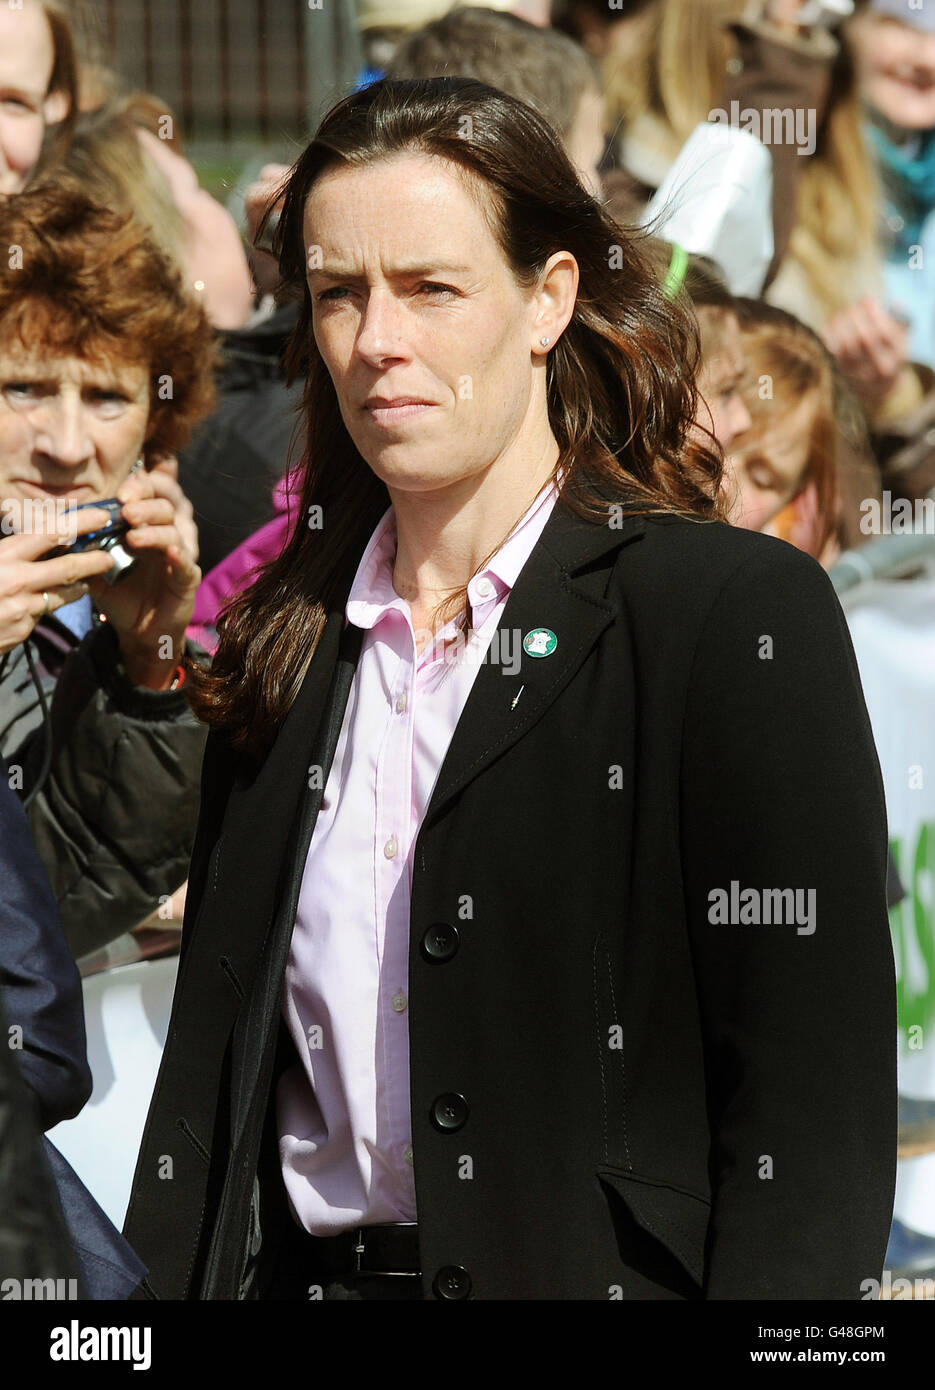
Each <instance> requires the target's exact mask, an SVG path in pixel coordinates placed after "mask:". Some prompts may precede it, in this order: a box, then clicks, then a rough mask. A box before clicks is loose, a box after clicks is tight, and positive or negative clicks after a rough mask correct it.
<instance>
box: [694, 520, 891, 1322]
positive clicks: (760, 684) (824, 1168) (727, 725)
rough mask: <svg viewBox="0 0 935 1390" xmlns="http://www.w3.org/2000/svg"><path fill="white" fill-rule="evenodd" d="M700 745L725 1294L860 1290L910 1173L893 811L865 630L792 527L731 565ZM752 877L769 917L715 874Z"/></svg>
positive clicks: (846, 1293) (703, 693) (715, 1276)
mask: <svg viewBox="0 0 935 1390" xmlns="http://www.w3.org/2000/svg"><path fill="white" fill-rule="evenodd" d="M764 539H766V538H764ZM682 750H683V761H682V770H681V817H682V820H681V841H682V843H681V853H682V866H683V882H684V890H685V901H686V910H687V914H688V924H689V931H690V934H691V947H692V954H693V958H694V963H695V972H696V985H697V995H698V1005H699V1010H700V1018H701V1028H702V1037H703V1045H704V1055H705V1071H706V1085H707V1091H708V1111H709V1120H710V1125H711V1159H710V1166H711V1176H712V1201H713V1206H712V1214H711V1220H710V1224H709V1234H708V1249H707V1252H706V1278H705V1297H707V1298H709V1299H779V1298H795V1299H838V1298H841V1299H859V1298H861V1297H863V1296H865V1293H866V1287H865V1288H864V1289H863V1290H862V1288H861V1285H862V1284H864V1282H865V1281H866V1280H869V1279H879V1278H880V1273H881V1270H882V1266H883V1261H884V1258H885V1251H886V1244H887V1236H888V1232H889V1227H890V1222H891V1217H892V1206H893V1196H894V1189H895V1169H896V1127H897V1122H896V1106H897V1087H896V1045H897V1031H896V1028H897V1021H896V986H895V968H894V961H893V951H892V945H891V939H890V933H889V922H888V915H887V893H886V882H887V851H888V845H887V824H886V809H885V803H884V793H883V782H882V777H881V772H880V766H879V761H878V758H877V754H876V749H875V746H874V742H873V736H872V733H871V728H870V721H869V717H868V714H867V709H866V705H865V702H864V698H863V692H862V688H861V683H860V677H859V674H858V668H857V663H856V659H855V656H854V649H853V646H852V643H851V639H850V634H849V632H848V629H847V624H846V621H845V618H844V614H843V611H842V609H841V607H840V604H839V603H838V600H837V596H836V594H835V592H834V589H833V587H832V585H831V582H830V580H829V579H828V577H827V575H826V574H825V572H824V571H823V570H822V569H821V567H820V566H819V565H818V563H817V562H816V561H815V560H813V559H812V558H811V557H810V556H808V555H805V554H804V553H802V552H800V551H798V550H796V549H794V548H793V547H792V546H789V545H787V544H785V543H784V542H782V541H775V542H770V543H769V544H766V545H763V546H762V548H761V549H758V550H757V552H756V553H755V555H753V556H751V557H750V558H749V559H747V560H745V561H743V562H741V563H740V564H739V566H737V567H736V568H735V569H734V570H733V572H732V573H731V574H730V576H729V577H728V579H727V580H726V581H725V582H724V583H723V585H722V587H721V589H720V592H719V594H718V596H717V598H716V600H715V602H714V603H713V605H712V607H711V609H710V612H709V613H708V616H707V619H706V622H705V625H704V627H703V630H702V631H701V635H700V637H699V640H698V642H697V646H696V650H695V654H694V658H693V664H692V674H691V679H690V684H689V690H688V695H687V701H686V708H685V719H684V728H683V741H682ZM732 884H736V885H737V886H736V893H737V897H738V900H739V898H740V895H741V894H743V892H744V890H746V889H753V890H754V891H755V894H756V895H757V897H758V899H759V901H760V903H761V907H760V911H759V914H758V916H759V922H757V921H756V920H750V919H751V918H752V917H754V909H753V908H752V907H751V906H749V905H748V906H746V907H745V908H741V910H740V911H739V912H737V913H736V914H734V915H735V916H736V918H737V920H736V921H732V920H729V921H727V922H723V921H719V920H717V917H718V902H719V901H720V902H721V903H723V899H720V900H719V899H718V898H717V897H712V894H713V893H716V890H719V889H720V890H725V891H726V893H727V894H728V896H729V895H730V893H731V886H732ZM766 889H792V890H799V897H798V904H797V906H798V908H799V910H798V911H797V912H796V916H795V922H794V923H793V922H790V921H789V917H790V916H791V915H792V914H791V913H789V912H788V911H787V910H783V911H780V912H776V911H774V910H773V909H772V908H771V909H770V916H771V918H772V919H773V920H772V922H771V923H770V924H766V923H765V921H764V920H763V919H764V918H765V915H766V914H765V908H763V906H762V903H763V902H765V899H764V897H763V894H764V890H766ZM793 896H795V895H793ZM774 901H775V899H774ZM786 901H788V895H787V897H786ZM747 902H748V903H749V902H750V899H749V898H748V899H747ZM809 904H811V907H810V908H809ZM727 915H728V916H730V915H731V914H730V912H729V911H728V914H727ZM777 916H779V918H780V920H779V921H778V922H777V921H776V920H775V918H776V917H777Z"/></svg>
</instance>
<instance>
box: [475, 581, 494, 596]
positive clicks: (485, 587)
mask: <svg viewBox="0 0 935 1390" xmlns="http://www.w3.org/2000/svg"><path fill="white" fill-rule="evenodd" d="M493 591H494V590H493V584H491V582H490V580H489V579H486V578H484V579H478V581H477V595H478V598H490V595H491V594H492V593H493Z"/></svg>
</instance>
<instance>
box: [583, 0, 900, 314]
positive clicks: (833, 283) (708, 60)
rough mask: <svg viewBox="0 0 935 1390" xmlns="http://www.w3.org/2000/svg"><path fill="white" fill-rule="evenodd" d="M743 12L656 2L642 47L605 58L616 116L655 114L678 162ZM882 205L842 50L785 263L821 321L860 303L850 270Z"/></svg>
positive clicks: (872, 237) (871, 245) (868, 249)
mask: <svg viewBox="0 0 935 1390" xmlns="http://www.w3.org/2000/svg"><path fill="white" fill-rule="evenodd" d="M742 9H743V6H742V4H741V3H739V0H691V3H690V4H686V3H685V0H658V6H657V9H656V12H655V16H654V22H653V23H652V24H651V25H649V26H648V27H647V28H646V30H645V31H644V33H643V36H642V42H641V43H640V42H639V41H637V43H635V44H634V47H633V49H632V50H631V51H630V52H628V53H627V54H626V56H625V57H623V58H621V57H619V56H618V57H616V58H614V59H611V60H610V61H609V64H608V83H609V86H610V85H612V87H613V91H614V94H615V98H616V100H617V102H618V103H621V105H620V115H621V116H622V117H623V118H624V120H625V121H627V122H628V123H636V122H637V121H638V120H639V119H640V118H641V117H646V116H650V117H654V118H655V123H656V124H657V125H661V126H662V130H663V133H667V134H668V135H670V136H671V150H670V152H671V156H672V158H674V157H675V155H676V154H677V152H678V150H679V149H680V148H681V147H682V145H683V144H684V143H685V141H686V140H687V139H688V137H689V135H690V134H691V132H692V131H693V130H694V128H695V126H696V125H698V124H699V122H701V121H705V120H707V119H708V114H709V112H710V111H712V110H713V109H715V108H717V107H719V106H720V104H721V101H722V98H723V89H724V74H725V72H726V70H727V66H728V63H729V61H730V59H731V58H732V57H734V56H736V51H737V45H736V40H735V38H734V36H733V34H732V33H731V32H730V30H729V29H728V28H727V27H726V26H727V25H728V24H729V23H730V22H731V21H735V20H738V19H740V18H741V15H742ZM842 42H843V40H842ZM878 199H879V193H878V181H877V177H876V173H875V167H874V164H873V161H872V159H871V157H870V153H869V151H868V149H867V145H866V142H865V140H864V136H863V132H862V118H861V108H860V100H859V96H858V93H857V85H856V77H855V73H854V67H853V62H852V59H851V56H850V52H849V50H848V49H847V48H846V47H843V48H842V51H841V53H840V55H839V57H838V59H837V60H836V64H835V68H834V72H833V74H832V86H831V95H830V99H829V106H828V114H827V116H826V118H825V120H824V122H823V125H822V127H821V129H820V131H819V133H818V144H817V148H816V150H815V153H814V155H812V156H810V157H809V158H807V159H806V160H805V168H804V169H803V171H802V175H801V178H800V181H799V187H798V194H797V221H796V226H795V228H794V230H793V233H792V238H791V241H790V244H789V249H788V251H787V253H786V258H785V259H788V258H789V257H792V258H794V259H795V260H797V261H798V262H799V264H800V265H801V267H802V269H803V271H804V273H805V275H806V277H807V279H808V282H809V292H810V294H811V295H812V296H813V297H814V299H815V300H816V302H817V305H818V306H819V309H820V315H819V316H820V317H821V318H823V319H827V318H830V317H831V315H832V314H833V313H834V312H836V311H837V310H838V309H839V308H843V307H844V306H845V305H846V304H847V303H849V302H850V300H851V299H852V298H853V297H854V294H853V286H849V285H848V275H847V273H846V267H847V265H848V264H850V263H854V262H857V261H860V262H864V261H866V260H867V258H868V257H871V256H873V255H874V253H875V252H876V248H877V209H878V206H879V201H878Z"/></svg>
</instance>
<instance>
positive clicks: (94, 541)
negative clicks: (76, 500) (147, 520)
mask: <svg viewBox="0 0 935 1390" xmlns="http://www.w3.org/2000/svg"><path fill="white" fill-rule="evenodd" d="M92 507H99V508H100V509H101V510H102V511H105V512H110V516H111V519H110V521H109V522H108V523H107V525H106V526H101V527H100V528H99V529H98V530H97V531H88V533H87V534H86V535H84V536H79V537H78V539H77V540H76V541H75V543H74V544H73V545H69V546H66V548H65V551H64V553H65V554H66V555H83V554H84V553H85V552H86V551H88V550H106V551H107V553H108V555H109V556H110V557H111V559H112V560H113V562H114V565H113V569H110V570H108V571H107V573H106V574H105V575H104V578H105V579H106V580H107V582H108V584H116V583H117V581H118V580H120V579H123V578H125V576H126V575H128V574H129V573H130V570H131V569H132V568H133V566H134V565H135V564H136V562H137V560H138V559H139V556H138V555H134V554H133V552H132V551H129V550H127V549H126V548H125V547H124V546H123V545H122V544H121V541H122V539H123V537H124V536H125V535H126V534H127V532H128V531H129V529H130V523H129V521H125V520H124V519H123V518H122V517H121V516H120V512H121V510H122V508H123V503H122V502H120V501H118V499H117V498H116V497H108V498H107V499H106V500H105V501H103V502H83V503H82V504H81V506H80V507H76V508H75V511H76V512H85V511H87V510H88V509H89V508H92Z"/></svg>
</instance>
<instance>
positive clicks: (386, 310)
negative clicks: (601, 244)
mask: <svg viewBox="0 0 935 1390" xmlns="http://www.w3.org/2000/svg"><path fill="white" fill-rule="evenodd" d="M305 246H306V252H307V254H308V261H307V265H308V272H307V274H308V285H309V291H310V294H311V298H312V305H313V332H314V336H315V342H316V344H317V346H318V349H319V351H320V353H321V355H322V358H323V360H324V362H325V365H326V366H327V368H328V371H329V372H330V374H331V378H332V381H333V383H334V387H335V391H336V393H337V397H338V401H339V404H340V408H341V414H342V417H343V419H344V423H345V425H346V427H347V430H348V433H349V434H350V436H351V438H352V439H353V441H354V443H355V445H356V446H357V448H358V450H359V451H360V453H361V455H362V457H363V458H364V459H365V460H366V461H367V463H368V464H369V465H370V467H371V468H372V469H373V471H374V472H375V473H376V474H377V476H378V477H380V478H381V479H382V480H383V481H384V482H385V483H386V484H387V486H388V487H389V488H391V489H392V488H394V487H395V488H397V489H400V490H404V491H418V492H429V491H433V490H435V489H437V488H442V487H445V486H447V485H450V484H452V483H454V482H456V481H458V480H461V479H466V478H468V477H470V476H471V475H473V474H479V473H481V472H482V471H483V470H485V469H486V468H488V467H489V466H490V465H492V464H494V463H495V462H496V461H497V460H498V459H499V458H500V457H501V455H503V454H504V452H505V451H506V450H507V449H508V448H509V447H510V446H511V445H512V444H513V443H514V442H515V441H521V440H522V439H523V438H528V437H530V436H531V435H532V434H533V432H534V431H533V426H534V424H535V425H536V426H537V427H538V422H537V412H538V411H540V410H541V411H542V413H543V415H544V414H545V403H544V382H543V383H542V393H541V397H538V396H536V394H535V392H534V390H533V358H532V353H531V350H532V349H533V348H534V346H535V344H536V343H537V342H538V337H537V336H536V335H537V332H542V331H543V330H542V329H541V326H540V325H539V323H538V321H537V320H538V310H539V309H540V308H541V303H537V300H536V298H535V296H533V295H528V296H527V295H524V294H523V293H521V291H520V290H519V288H518V287H517V285H516V283H515V281H514V280H513V277H512V275H511V273H510V270H509V267H508V265H507V264H506V262H505V260H504V259H503V255H502V253H501V251H500V249H499V247H498V245H497V243H496V242H495V240H494V238H493V236H492V234H491V232H490V229H489V227H488V225H487V223H486V221H485V219H484V216H483V213H482V211H481V209H480V207H479V206H478V205H477V203H476V201H475V200H474V198H473V197H472V196H471V194H470V193H469V192H468V190H467V188H466V187H465V185H464V183H463V182H462V180H461V178H460V177H459V175H458V174H457V172H455V171H454V170H453V169H452V167H451V166H450V165H449V164H448V163H447V162H446V161H444V160H441V159H438V158H436V157H434V156H426V155H404V156H396V157H393V158H392V159H389V160H384V161H380V162H379V163H376V164H373V165H370V166H368V167H366V168H356V169H355V168H348V167H340V168H336V169H331V170H329V171H328V172H327V173H325V174H323V175H321V176H320V177H319V179H318V180H317V181H316V183H315V185H314V187H313V188H312V191H311V193H310V195H309V198H308V201H307V203H306V209H305ZM557 254H558V255H560V256H561V255H564V253H557ZM572 279H573V280H574V285H572ZM576 287H577V267H576V266H574V265H573V264H572V266H571V271H570V274H569V276H568V277H565V278H562V280H561V288H560V289H559V291H558V297H559V298H560V299H561V300H562V304H563V319H562V326H564V323H565V322H567V317H564V314H567V316H568V317H570V314H571V311H572V309H573V306H574V293H575V289H576ZM569 296H570V297H569ZM546 331H551V330H546ZM552 341H553V345H554V341H555V338H554V332H552ZM539 350H540V352H541V351H542V349H541V348H540V349H539ZM536 385H537V389H538V388H539V383H538V382H537V383H536ZM372 397H380V398H384V399H388V400H398V399H399V398H404V399H405V398H415V400H416V401H418V402H422V404H418V405H408V406H402V407H391V408H387V407H382V408H381V407H379V406H377V407H375V408H374V407H371V406H368V404H367V402H368V400H370V399H371V398H372Z"/></svg>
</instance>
